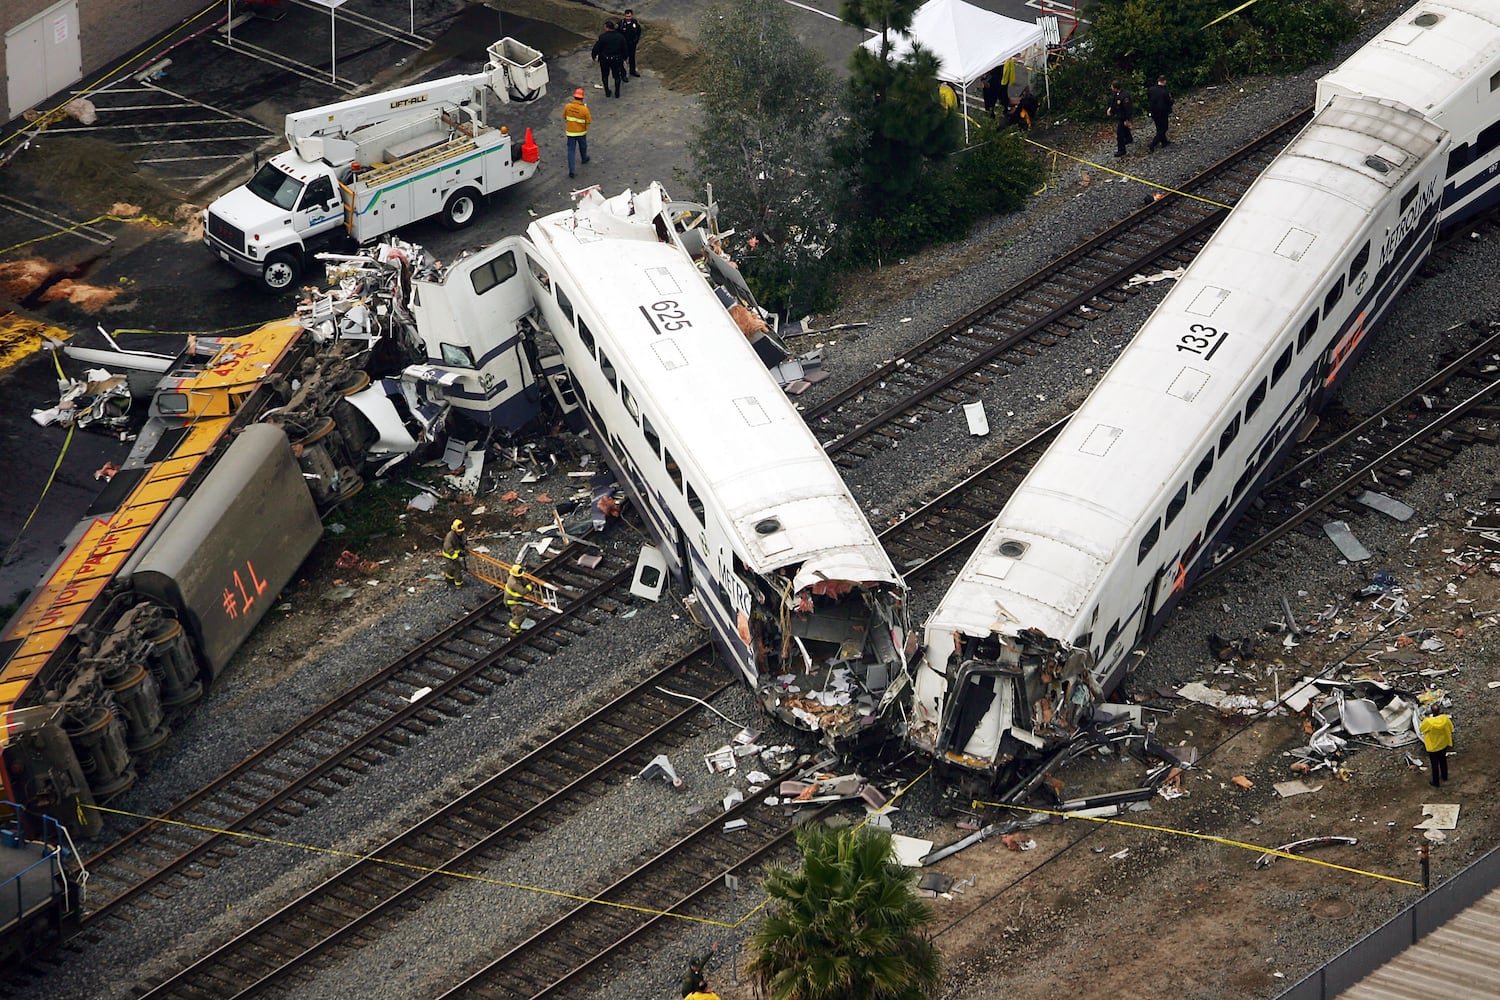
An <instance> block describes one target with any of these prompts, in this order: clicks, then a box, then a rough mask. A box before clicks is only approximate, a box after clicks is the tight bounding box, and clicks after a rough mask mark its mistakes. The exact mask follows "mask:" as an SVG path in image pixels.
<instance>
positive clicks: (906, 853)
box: [891, 833, 932, 868]
mask: <svg viewBox="0 0 1500 1000" xmlns="http://www.w3.org/2000/svg"><path fill="white" fill-rule="evenodd" d="M891 850H892V851H893V852H894V853H895V855H896V861H897V862H899V863H900V864H901V865H902V866H903V867H906V868H921V867H922V859H923V858H925V857H927V855H929V854H931V853H932V841H930V840H922V839H921V838H920V837H908V836H906V835H904V834H900V833H895V834H892V835H891Z"/></svg>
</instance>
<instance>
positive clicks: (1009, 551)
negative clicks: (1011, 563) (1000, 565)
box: [996, 538, 1027, 559]
mask: <svg viewBox="0 0 1500 1000" xmlns="http://www.w3.org/2000/svg"><path fill="white" fill-rule="evenodd" d="M1026 548H1027V546H1026V543H1025V542H1018V541H1016V540H1015V539H1014V538H1007V539H1005V541H1003V542H1001V543H1000V548H999V549H997V550H996V551H998V552H999V553H1000V554H1001V555H1002V556H1005V557H1006V558H1007V559H1019V558H1021V557H1022V556H1024V555H1025V554H1026Z"/></svg>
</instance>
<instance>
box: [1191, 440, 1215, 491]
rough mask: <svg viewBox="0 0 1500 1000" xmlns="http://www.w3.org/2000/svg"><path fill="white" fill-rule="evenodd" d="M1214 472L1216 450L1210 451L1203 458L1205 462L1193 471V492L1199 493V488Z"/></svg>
mask: <svg viewBox="0 0 1500 1000" xmlns="http://www.w3.org/2000/svg"><path fill="white" fill-rule="evenodd" d="M1213 470H1214V450H1213V449H1212V448H1210V449H1208V454H1207V455H1204V456H1203V461H1201V462H1199V463H1198V467H1197V468H1196V469H1194V470H1193V492H1194V493H1196V492H1198V487H1200V486H1202V485H1203V480H1205V479H1207V478H1208V474H1209V473H1210V472H1212V471H1213Z"/></svg>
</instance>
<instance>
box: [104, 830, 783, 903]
mask: <svg viewBox="0 0 1500 1000" xmlns="http://www.w3.org/2000/svg"><path fill="white" fill-rule="evenodd" d="M85 808H87V809H92V810H94V811H95V812H100V813H108V814H110V815H111V816H126V817H129V818H131V819H140V820H146V821H148V822H151V823H159V824H163V825H166V826H179V827H182V828H184V829H187V830H197V831H199V832H201V833H212V834H217V835H219V836H222V837H237V838H239V839H240V840H248V841H254V842H256V843H261V844H270V845H272V846H274V847H290V848H293V849H295V850H299V851H307V852H308V853H311V854H328V855H332V856H334V857H338V858H348V859H350V860H354V861H373V862H375V863H376V864H381V865H390V866H391V867H392V868H405V869H406V870H408V871H414V872H421V873H422V874H424V875H446V876H448V877H449V878H457V879H463V880H465V881H468V882H480V883H483V884H485V885H496V886H500V887H502V888H506V889H519V890H521V891H522V892H534V893H537V894H538V895H542V896H552V897H555V898H557V899H567V900H571V901H573V902H575V903H593V904H595V905H597V906H608V907H613V908H614V909H617V910H629V911H630V912H632V913H641V914H645V915H646V916H651V917H671V918H672V919H674V920H683V921H687V922H688V923H694V924H707V925H709V926H712V927H723V928H726V929H730V930H732V929H734V928H736V927H739V926H740V925H741V924H742V923H744V922H745V921H746V920H748V919H749V918H750V917H751V916H752V915H753V914H754V913H755V910H758V909H760V906H764V905H765V902H762V903H761V904H760V906H757V907H756V908H755V910H751V911H750V913H747V914H745V916H743V917H741V918H740V919H739V920H737V921H735V922H733V923H726V922H725V921H722V920H710V919H708V918H707V917H695V916H692V915H690V914H687V913H675V912H673V911H672V910H654V909H652V908H650V907H647V906H632V905H631V904H629V903H614V902H611V901H609V900H607V899H599V898H597V897H595V896H580V895H578V894H577V893H572V892H564V891H562V890H561V889H548V888H546V887H544V886H535V885H527V884H525V883H524V882H507V881H504V880H503V879H497V878H487V877H486V876H483V875H468V874H465V873H464V872H456V871H453V870H451V869H448V868H432V867H429V866H427V865H415V864H412V863H411V862H408V861H397V860H395V859H394V858H377V857H372V856H370V855H368V854H360V853H358V852H355V851H341V850H339V849H337V848H334V847H316V846H314V845H312V844H299V843H297V842H296V841H293V840H277V839H276V838H274V837H262V836H259V835H258V834H253V833H240V832H237V831H234V830H224V829H221V828H218V827H212V826H203V825H201V824H198V823H187V822H184V821H182V820H176V819H165V818H163V817H160V816H146V815H143V814H141V813H134V812H129V811H127V810H124V809H111V808H109V807H107V806H99V805H87V806H85V805H84V804H83V803H82V802H80V803H79V820H80V822H82V812H83V810H84V809H85Z"/></svg>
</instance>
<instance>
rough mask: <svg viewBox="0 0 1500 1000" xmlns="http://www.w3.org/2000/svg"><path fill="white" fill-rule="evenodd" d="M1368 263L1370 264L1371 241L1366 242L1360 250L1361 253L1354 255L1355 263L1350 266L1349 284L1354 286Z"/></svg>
mask: <svg viewBox="0 0 1500 1000" xmlns="http://www.w3.org/2000/svg"><path fill="white" fill-rule="evenodd" d="M1368 263H1370V241H1369V240H1366V241H1365V245H1364V246H1362V247H1360V248H1359V253H1357V254H1355V255H1354V263H1352V264H1350V265H1349V283H1350V284H1351V285H1352V284H1354V279H1355V278H1357V277H1359V272H1361V271H1363V270H1364V269H1365V265H1366V264H1368Z"/></svg>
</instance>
